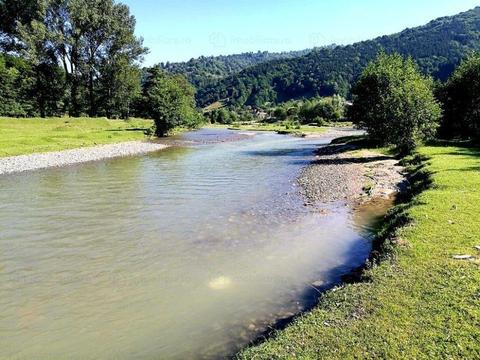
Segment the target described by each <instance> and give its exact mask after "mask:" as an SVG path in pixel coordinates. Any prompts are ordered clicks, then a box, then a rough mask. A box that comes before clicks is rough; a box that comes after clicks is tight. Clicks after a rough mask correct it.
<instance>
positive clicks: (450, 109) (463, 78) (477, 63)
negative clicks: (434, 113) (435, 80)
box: [440, 53, 480, 140]
mask: <svg viewBox="0 0 480 360" xmlns="http://www.w3.org/2000/svg"><path fill="white" fill-rule="evenodd" d="M440 98H441V100H442V102H443V105H444V118H443V121H442V125H441V128H440V135H441V136H444V137H447V138H452V137H457V136H458V137H461V138H465V139H469V138H474V139H476V140H480V53H473V54H471V55H470V56H468V57H467V58H466V59H465V60H464V61H463V62H462V63H461V64H460V66H459V67H458V68H457V69H456V70H455V72H454V73H453V75H452V77H451V78H450V79H449V80H448V81H447V83H446V84H445V87H444V88H443V89H441V90H440Z"/></svg>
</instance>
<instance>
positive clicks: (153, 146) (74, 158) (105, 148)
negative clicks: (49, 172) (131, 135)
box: [0, 141, 168, 175]
mask: <svg viewBox="0 0 480 360" xmlns="http://www.w3.org/2000/svg"><path fill="white" fill-rule="evenodd" d="M167 147H168V145H165V144H158V143H153V142H146V141H131V142H124V143H119V144H111V145H102V146H95V147H88V148H81V149H73V150H64V151H56V152H48V153H42V154H31V155H21V156H12V157H6V158H0V175H5V174H12V173H19V172H25V171H31V170H38V169H46V168H50V167H61V166H67V165H73V164H80V163H85V162H90V161H97V160H103V159H111V158H116V157H125V156H132V155H140V154H145V153H149V152H154V151H159V150H162V149H165V148H167Z"/></svg>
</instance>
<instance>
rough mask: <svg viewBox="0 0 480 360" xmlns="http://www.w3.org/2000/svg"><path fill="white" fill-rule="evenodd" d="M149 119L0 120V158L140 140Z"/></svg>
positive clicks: (148, 124)
mask: <svg viewBox="0 0 480 360" xmlns="http://www.w3.org/2000/svg"><path fill="white" fill-rule="evenodd" d="M152 125H153V123H152V121H150V120H141V119H132V120H129V121H123V120H107V119H90V118H78V119H77V118H75V119H74V118H51V119H12V118H0V157H5V156H15V155H23V154H31V153H40V152H49V151H58V150H65V149H73V148H79V147H86V146H94V145H101V144H111V143H117V142H122V141H130V140H142V139H144V138H145V135H144V132H145V130H147V129H148V128H150V127H151V126H152Z"/></svg>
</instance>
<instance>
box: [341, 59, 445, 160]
mask: <svg viewBox="0 0 480 360" xmlns="http://www.w3.org/2000/svg"><path fill="white" fill-rule="evenodd" d="M353 94H354V105H353V107H352V108H351V109H350V117H351V120H352V121H353V122H354V123H355V124H356V125H357V126H359V127H360V128H362V129H365V130H366V131H367V132H368V135H369V136H370V137H371V138H372V140H374V141H376V142H377V143H379V144H382V145H395V146H396V147H397V148H398V149H399V150H400V151H401V152H402V153H409V152H411V151H412V150H413V149H414V148H415V146H416V145H417V144H418V143H419V142H420V141H422V140H425V139H427V138H429V137H432V136H433V135H434V134H435V131H436V128H437V123H438V121H439V119H440V117H441V108H440V105H439V104H438V102H437V101H436V99H435V97H434V95H433V81H432V80H431V79H430V78H428V77H425V76H423V75H421V74H420V73H419V71H418V69H417V67H416V66H415V64H414V62H413V60H412V59H406V60H405V59H404V58H403V57H402V56H401V55H399V54H393V55H387V54H385V53H381V54H380V55H379V56H378V57H377V58H376V60H374V61H372V62H371V63H370V64H369V65H368V66H367V67H366V68H365V70H364V71H363V73H362V75H361V76H360V79H359V80H358V82H357V84H356V85H355V87H354V89H353Z"/></svg>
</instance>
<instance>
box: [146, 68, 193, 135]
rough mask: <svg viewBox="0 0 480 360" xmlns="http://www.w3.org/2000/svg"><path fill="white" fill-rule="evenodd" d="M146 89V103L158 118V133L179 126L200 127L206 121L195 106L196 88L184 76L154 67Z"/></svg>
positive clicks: (147, 110)
mask: <svg viewBox="0 0 480 360" xmlns="http://www.w3.org/2000/svg"><path fill="white" fill-rule="evenodd" d="M143 91H144V93H143V101H142V105H143V108H144V111H146V113H147V114H148V116H149V117H150V118H152V119H154V121H155V134H156V135H157V136H165V135H167V134H168V132H169V131H170V130H172V129H173V128H175V127H179V126H185V127H196V126H198V125H199V124H200V123H201V122H202V120H203V118H202V116H201V115H200V114H199V113H198V111H197V110H196V108H195V89H194V87H193V86H192V85H191V84H190V83H189V82H188V80H187V79H186V78H185V77H184V76H182V75H172V74H168V73H167V72H165V71H163V70H162V69H160V68H159V67H154V68H151V69H150V70H149V71H148V74H147V79H146V83H145V85H144V90H143Z"/></svg>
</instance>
